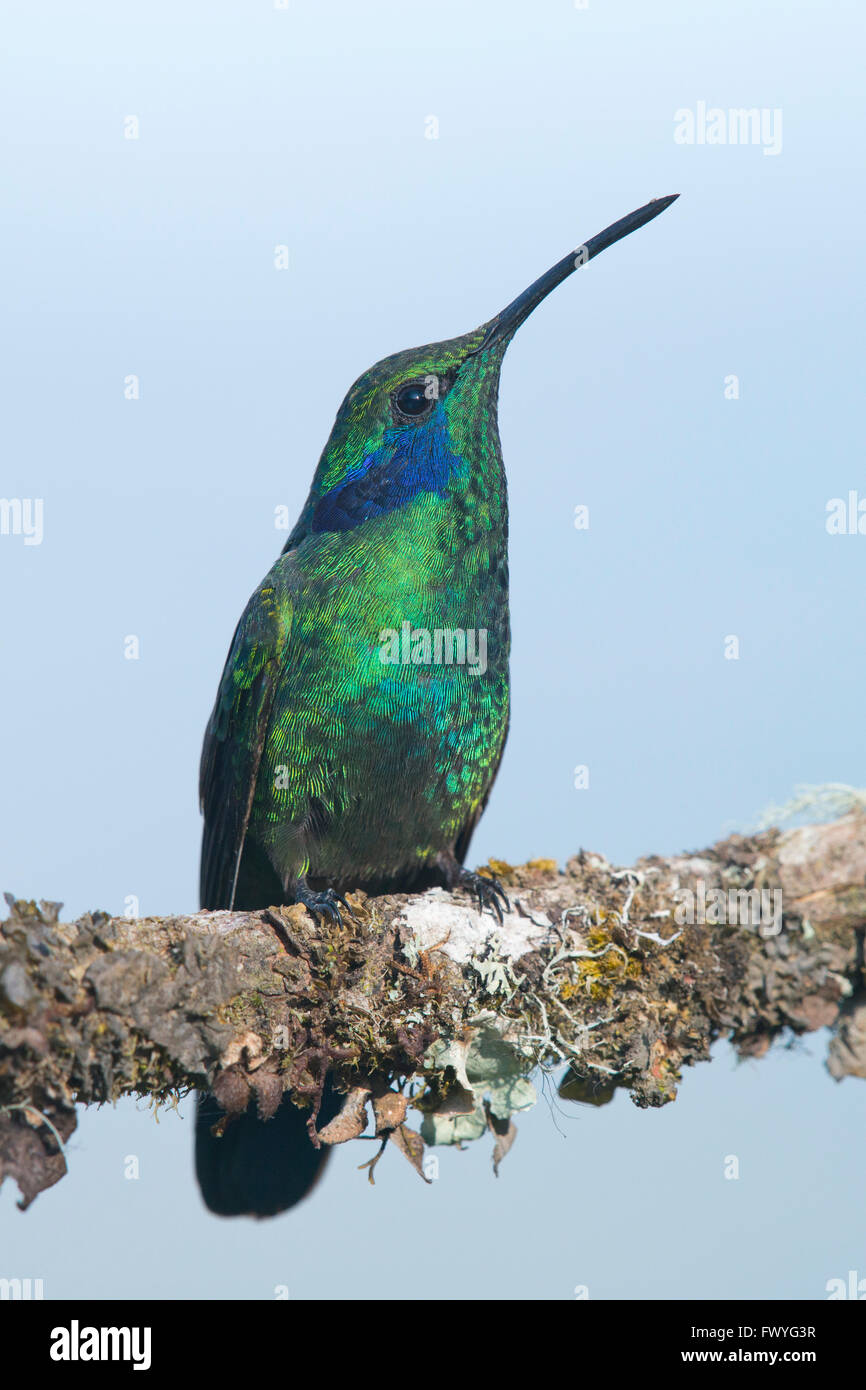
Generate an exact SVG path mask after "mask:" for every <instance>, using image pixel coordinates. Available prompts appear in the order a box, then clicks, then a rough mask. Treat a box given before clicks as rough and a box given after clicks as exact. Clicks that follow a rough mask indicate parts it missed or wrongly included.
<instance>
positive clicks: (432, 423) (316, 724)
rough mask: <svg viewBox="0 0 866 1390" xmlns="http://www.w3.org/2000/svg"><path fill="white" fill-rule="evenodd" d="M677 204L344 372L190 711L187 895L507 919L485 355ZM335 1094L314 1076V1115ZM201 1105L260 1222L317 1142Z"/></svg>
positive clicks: (233, 1207) (213, 1182)
mask: <svg viewBox="0 0 866 1390" xmlns="http://www.w3.org/2000/svg"><path fill="white" fill-rule="evenodd" d="M677 196H678V195H677V194H672V195H670V196H668V197H664V198H656V199H654V200H653V201H651V202H649V203H647V204H646V205H645V206H644V207H642V208H639V209H637V211H635V212H632V213H630V214H629V215H628V216H627V217H623V218H621V219H620V220H619V221H618V222H614V223H613V224H612V225H611V226H610V227H608V228H606V229H605V230H604V231H603V232H600V233H599V234H598V235H597V236H594V237H592V238H591V239H590V240H589V241H587V242H585V243H583V245H581V246H580V247H578V248H577V249H576V250H573V251H570V252H569V253H568V255H566V256H565V257H563V259H562V260H560V261H558V262H557V263H556V264H555V265H554V266H552V267H551V269H550V270H548V271H547V272H546V273H545V274H544V275H542V276H541V277H540V278H539V279H537V280H535V281H534V282H533V283H532V284H531V285H530V286H529V288H528V289H525V290H524V291H523V293H522V294H519V295H518V296H517V298H516V299H514V300H512V301H511V303H510V304H509V305H508V306H507V307H506V308H505V309H503V310H502V312H501V313H499V314H497V315H496V316H495V317H494V318H492V319H490V320H488V321H487V322H486V323H483V324H482V325H481V326H480V327H479V328H476V329H474V330H472V331H471V332H469V333H465V334H463V336H462V337H458V338H450V339H447V340H446V341H444V342H439V343H429V344H427V345H425V346H423V347H418V348H413V349H411V350H409V351H405V352H398V353H395V354H394V355H393V356H390V357H386V358H383V360H382V361H381V362H377V363H376V364H375V366H373V367H371V368H370V369H369V370H368V371H366V372H364V373H363V375H362V376H360V377H359V378H358V380H357V381H356V382H355V384H354V385H353V386H352V387H351V388H350V390H349V392H348V394H347V395H346V397H345V399H344V400H343V403H342V405H341V406H340V408H339V410H338V412H337V417H336V420H335V422H334V427H333V429H332V431H331V434H330V437H329V439H328V442H327V444H326V445H325V448H324V451H323V453H322V455H321V458H320V459H319V463H318V467H317V468H316V472H315V475H314V477H313V482H312V486H311V488H310V492H309V496H308V497H307V500H306V503H305V505H304V508H303V510H302V512H301V515H300V517H299V519H298V522H297V524H296V526H295V528H294V530H293V531H292V532H291V534H290V535H289V538H288V540H287V542H286V544H285V547H284V548H283V551H282V554H281V555H280V556H279V558H278V559H277V561H276V563H275V564H274V565H273V566H272V568H271V569H270V571H269V572H268V574H267V575H266V576H265V578H264V579H263V581H262V583H261V584H260V585H259V587H258V589H257V590H256V591H255V593H254V594H253V595H252V597H251V599H250V601H249V603H248V604H247V606H246V608H245V610H244V612H243V614H242V616H241V619H240V622H239V623H238V625H237V628H236V630H235V634H234V638H233V640H232V644H231V648H230V650H229V654H228V658H227V660H226V663H225V667H224V670H223V674H222V678H221V680H220V685H219V690H218V692H217V697H216V703H215V705H214V708H213V712H212V714H211V716H210V720H209V723H208V725H207V730H206V733H205V738H204V746H203V750H202V758H201V773H200V796H201V806H202V811H203V814H204V832H203V841H202V854H201V882H200V896H201V905H202V907H203V908H235V909H247V910H255V909H259V908H267V907H272V906H274V905H278V904H290V903H302V904H304V905H305V906H306V907H307V908H308V909H309V911H310V912H311V913H312V914H313V915H314V916H315V917H316V918H317V919H318V920H319V921H320V922H321V923H323V924H325V925H326V924H327V923H328V922H329V921H330V922H340V921H341V920H342V919H341V915H340V914H341V908H342V909H343V910H346V909H347V906H348V905H347V902H346V897H345V895H346V893H347V892H349V891H350V890H352V889H361V890H363V891H365V892H366V893H368V894H379V893H386V892H398V891H399V892H415V891H420V890H422V889H425V888H428V887H430V886H434V885H437V884H438V885H441V886H443V887H445V888H448V889H451V890H454V889H463V890H466V891H468V892H469V893H471V894H472V895H473V896H474V897H475V898H476V899H477V901H478V904H479V907H480V908H481V909H482V910H483V909H484V908H488V909H489V910H491V911H492V912H494V913H495V914H496V915H497V916H499V917H500V918H501V916H502V909H503V907H504V908H507V907H508V901H507V898H506V897H505V894H504V891H503V889H502V888H501V886H500V885H499V884H498V883H497V882H496V880H495V879H492V878H490V877H489V876H487V875H481V874H477V873H474V872H473V871H472V870H470V869H469V868H467V867H466V864H465V860H466V856H467V852H468V849H469V845H470V841H471V839H472V835H473V832H474V830H475V827H476V825H477V823H478V820H479V818H480V816H481V814H482V812H483V810H484V807H485V805H486V804H487V800H488V798H489V796H490V792H491V788H492V786H493V782H494V779H495V777H496V773H497V769H498V767H499V764H500V760H501V758H502V752H503V749H504V746H505V740H506V735H507V732H508V724H509V648H510V626H509V613H508V499H507V487H506V477H505V471H504V467H503V461H502V450H501V447H500V440H499V430H498V425H497V401H498V393H499V376H500V369H501V366H502V361H503V358H504V356H505V352H506V350H507V348H508V345H509V343H510V342H511V340H512V338H513V337H514V334H515V333H516V332H517V330H518V329H519V328H520V326H521V324H523V323H524V322H525V321H526V319H527V318H528V317H529V315H530V314H531V313H532V312H533V310H535V309H536V308H537V307H538V305H539V304H541V302H542V301H543V300H544V299H546V297H547V296H548V295H549V294H550V293H551V292H552V291H553V290H554V289H555V288H556V287H557V286H558V285H560V284H561V283H562V281H563V280H565V279H567V278H568V276H570V275H571V274H572V272H573V271H574V270H576V269H578V268H579V267H580V266H582V265H584V264H586V263H587V262H588V261H590V260H592V259H593V258H594V257H595V256H597V255H599V254H600V252H602V251H604V250H605V249H606V248H607V247H609V246H612V245H613V244H614V243H615V242H617V241H619V240H621V238H623V237H625V236H628V235H629V233H631V232H633V231H636V230H637V229H638V228H639V227H643V226H645V225H646V223H648V222H650V221H652V220H653V218H655V217H657V216H658V215H659V214H660V213H661V212H663V211H664V210H665V209H666V208H667V207H669V206H670V204H671V203H672V202H673V201H674V200H675V198H676V197H677ZM338 1104H339V1097H338V1096H337V1095H336V1093H335V1092H334V1091H333V1088H331V1087H329V1086H326V1088H325V1091H324V1093H323V1096H322V1101H321V1106H320V1110H319V1118H320V1119H323V1120H325V1121H326V1120H327V1119H328V1118H330V1117H331V1115H332V1114H334V1113H336V1109H337V1108H338ZM219 1114H220V1112H219V1108H218V1107H217V1106H216V1102H215V1101H214V1100H213V1098H212V1097H200V1099H199V1110H198V1116H197V1123H196V1171H197V1176H198V1179H199V1183H200V1186H201V1188H202V1193H203V1196H204V1199H205V1202H206V1204H207V1206H208V1207H209V1208H210V1209H211V1210H212V1211H214V1212H217V1213H219V1214H221V1215H241V1214H246V1215H253V1216H270V1215H274V1214H276V1213H277V1212H280V1211H284V1210H286V1209H288V1208H289V1207H290V1206H293V1205H295V1203H296V1202H298V1201H300V1200H301V1198H302V1197H304V1196H305V1195H306V1194H307V1193H308V1192H309V1191H310V1190H311V1188H312V1186H313V1185H314V1184H315V1182H316V1181H317V1180H318V1177H319V1176H320V1173H321V1170H322V1167H323V1164H324V1161H325V1158H326V1157H327V1153H328V1150H327V1149H316V1148H315V1147H314V1145H313V1143H312V1141H311V1139H310V1137H309V1133H308V1127H307V1120H306V1116H305V1115H304V1113H303V1112H302V1111H300V1110H299V1109H297V1108H296V1107H295V1106H294V1105H292V1104H291V1102H290V1101H289V1100H288V1098H286V1097H284V1099H283V1102H282V1104H281V1105H280V1107H279V1108H278V1110H277V1113H276V1115H275V1116H274V1117H273V1118H272V1119H270V1120H268V1121H261V1120H259V1119H258V1118H257V1116H256V1114H255V1112H254V1110H253V1109H250V1110H249V1111H247V1112H246V1113H245V1114H243V1115H241V1116H239V1117H236V1118H235V1119H233V1120H232V1121H230V1122H229V1123H228V1124H227V1125H225V1126H223V1125H221V1124H217V1125H216V1126H215V1125H214V1121H215V1120H217V1119H218V1117H219ZM223 1131H224V1132H223Z"/></svg>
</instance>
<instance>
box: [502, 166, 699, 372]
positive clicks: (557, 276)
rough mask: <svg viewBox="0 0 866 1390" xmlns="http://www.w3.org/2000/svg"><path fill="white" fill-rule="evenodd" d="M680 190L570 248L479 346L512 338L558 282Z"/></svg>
mask: <svg viewBox="0 0 866 1390" xmlns="http://www.w3.org/2000/svg"><path fill="white" fill-rule="evenodd" d="M679 196H680V195H679V193H670V194H669V195H668V196H667V197H666V198H653V200H652V202H651V203H646V204H645V206H644V207H642V208H638V209H637V210H636V211H635V212H630V213H629V214H628V216H627V217H621V218H620V219H619V221H618V222H614V223H613V224H612V225H611V226H610V227H606V228H605V230H604V231H603V232H599V233H598V236H594V237H591V238H590V240H589V241H586V242H584V244H583V245H582V246H578V247H577V248H576V249H575V250H574V251H569V253H568V255H567V256H563V258H562V260H561V261H557V263H556V265H553V266H551V267H550V270H547V271H545V273H544V274H543V275H540V276H539V278H538V279H537V280H535V281H534V282H533V284H531V285H530V286H529V289H527V290H524V291H523V293H522V294H519V295H518V296H517V298H516V299H513V300H512V301H511V303H510V304H509V305H508V307H507V308H506V309H503V310H502V313H501V314H497V315H496V318H495V319H491V320H490V322H489V324H488V325H487V335H486V337H485V339H484V341H483V343H482V344H481V347H480V348H478V349H477V351H479V352H483V351H484V349H485V348H487V347H490V345H491V343H493V342H496V341H498V340H501V339H503V338H506V339H507V338H510V337H511V336H512V334H514V333H516V331H517V329H518V328H519V327H520V325H521V324H522V323H523V322H524V320H526V319H528V318H529V315H530V314H531V313H532V311H533V309H535V308H537V307H538V305H539V304H540V303H541V301H542V299H546V298H547V296H548V295H549V294H550V292H551V290H555V289H556V287H557V285H561V284H562V282H563V280H566V279H568V276H569V275H571V273H572V272H573V271H575V270H577V269H578V267H579V266H582V265H585V264H586V262H587V261H591V260H592V258H593V256H597V255H598V254H599V252H600V251H606V250H607V248H608V246H613V244H614V242H615V241H621V240H622V238H623V237H624V236H628V235H629V233H630V232H636V231H637V229H638V227H645V226H646V224H647V222H652V220H653V218H654V217H658V215H659V213H660V212H664V210H665V208H669V207H670V205H671V203H674V202H676V200H677V198H678V197H679Z"/></svg>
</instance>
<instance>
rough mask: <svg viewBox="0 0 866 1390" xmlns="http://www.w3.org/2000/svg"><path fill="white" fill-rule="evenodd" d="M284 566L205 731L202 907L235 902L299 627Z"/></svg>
mask: <svg viewBox="0 0 866 1390" xmlns="http://www.w3.org/2000/svg"><path fill="white" fill-rule="evenodd" d="M279 564H280V562H278V565H279ZM284 564H285V561H283V565H284ZM276 568H277V567H275V570H273V571H271V574H270V575H269V576H268V578H267V579H266V580H265V582H264V584H263V585H262V587H261V588H260V589H259V590H257V592H256V593H255V594H253V597H252V598H251V599H250V601H249V603H248V604H247V607H246V610H245V611H244V614H243V617H242V618H241V620H240V622H239V623H238V626H237V629H236V631H235V635H234V638H233V640H232V645H231V648H230V650H229V654H228V657H227V659H226V664H225V666H224V668H223V673H222V678H221V680H220V686H219V691H218V692H217V698H216V704H215V705H214V708H213V713H212V714H211V717H210V719H209V721H208V726H207V729H206V731H205V736H204V746H203V748H202V755H201V770H200V774H199V795H200V797H201V808H202V811H203V813H204V834H203V837H202V849H201V875H200V890H199V891H200V898H201V906H202V907H209V908H230V907H232V906H233V905H234V898H235V886H236V883H237V876H238V869H239V868H240V862H241V855H242V853H243V848H244V839H245V837H246V833H247V826H248V825H249V820H250V811H251V810H252V805H253V798H254V796H255V790H256V780H257V778H258V773H259V764H260V763H261V759H262V750H263V748H264V746H265V739H266V738H267V732H268V725H269V722H270V717H271V709H272V707H273V702H274V695H275V693H276V690H277V686H278V684H279V680H280V676H281V673H282V670H283V662H284V658H285V653H286V648H287V644H288V640H289V636H290V632H291V625H292V604H291V598H290V597H289V595H288V594H287V593H286V591H285V588H284V587H283V586H279V587H275V586H277V585H278V577H277V574H276Z"/></svg>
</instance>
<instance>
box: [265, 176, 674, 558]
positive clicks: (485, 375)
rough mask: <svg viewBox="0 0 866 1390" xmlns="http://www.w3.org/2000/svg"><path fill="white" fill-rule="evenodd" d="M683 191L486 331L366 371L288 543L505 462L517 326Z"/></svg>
mask: <svg viewBox="0 0 866 1390" xmlns="http://www.w3.org/2000/svg"><path fill="white" fill-rule="evenodd" d="M676 196H677V195H676V194H674V195H673V196H672V197H668V198H658V199H655V200H654V201H653V202H651V203H648V204H647V205H646V206H645V207H643V208H640V209H638V211H637V212H633V213H631V214H630V215H629V216H628V217H624V218H622V219H621V220H620V221H619V222H616V223H614V224H613V226H611V227H608V228H607V229H606V231H604V232H601V233H600V234H599V235H598V236H596V237H593V238H592V239H591V240H590V241H588V242H586V243H585V244H584V245H583V246H581V247H579V248H578V249H577V250H576V251H571V252H569V254H568V255H567V256H565V257H563V259H562V260H561V261H558V262H557V263H556V265H554V266H552V267H551V269H550V270H548V271H547V272H546V274H544V275H542V276H541V277H540V278H539V279H538V280H536V281H534V282H533V284H531V285H530V286H529V288H528V289H526V290H524V291H523V293H522V294H520V295H518V297H517V298H516V299H514V300H512V302H511V303H510V304H509V305H508V306H507V308H505V309H503V310H502V312H501V313H499V314H497V315H496V317H495V318H493V319H490V320H489V322H487V323H485V324H482V325H481V327H480V328H476V329H474V330H473V331H472V332H471V333H465V334H463V336H462V337H460V338H450V339H448V340H446V341H445V342H441V343H429V344H427V345H425V346H424V347H419V348H412V349H410V350H409V351H407V352H397V353H394V354H393V356H391V357H385V358H383V359H382V361H381V362H377V363H376V365H375V366H373V367H370V368H369V370H368V371H366V372H364V373H363V375H362V376H360V377H359V378H358V380H357V381H356V382H355V384H354V385H353V386H352V387H351V389H350V390H349V392H348V394H347V395H346V397H345V399H344V401H343V403H342V405H341V406H340V409H339V411H338V412H337V418H336V420H335V422H334V427H333V429H332V431H331V435H330V438H329V440H328V443H327V444H326V446H325V449H324V451H323V453H322V457H321V459H320V460H319V466H318V468H317V470H316V475H315V478H314V479H313V486H312V488H311V491H310V495H309V497H308V499H307V502H306V505H305V507H304V510H303V513H302V515H301V518H300V520H299V521H298V524H297V526H296V527H295V529H294V531H293V532H292V535H291V536H290V537H289V540H288V542H287V545H286V549H287V550H288V549H291V548H293V547H294V546H295V545H297V544H298V543H299V541H300V540H301V539H302V538H303V537H304V536H306V535H310V534H315V533H318V532H328V531H330V532H333V531H348V530H353V529H354V528H355V527H357V526H361V525H364V524H366V523H367V522H373V521H375V520H376V519H377V518H378V517H381V516H384V515H386V514H388V513H391V512H393V511H395V510H397V509H398V508H400V507H404V506H407V505H408V504H409V503H411V502H413V501H414V500H415V499H417V498H418V497H419V495H421V494H427V495H428V496H429V495H430V494H438V495H439V496H443V497H444V496H445V495H447V493H448V492H449V491H451V490H454V489H459V488H460V487H461V486H464V485H465V483H466V481H467V480H468V479H470V478H471V477H472V476H473V475H475V474H477V472H478V470H479V469H481V468H484V467H485V466H488V465H490V463H491V462H492V461H495V466H499V451H498V432H497V423H496V405H497V396H498V390H499V372H500V368H501V366H502V359H503V358H504V356H505V352H506V349H507V347H508V344H509V343H510V342H511V339H512V338H513V336H514V334H515V333H516V332H517V329H518V328H519V327H520V325H521V324H522V323H524V322H525V320H526V319H527V318H528V317H529V315H530V314H531V313H532V311H533V309H535V308H536V307H537V306H538V305H539V304H540V303H541V302H542V300H543V299H545V298H546V297H547V295H548V294H550V292H551V291H552V290H553V289H555V288H556V286H557V285H559V284H561V283H562V281H563V280H564V279H566V278H567V277H568V276H569V275H571V273H572V271H574V270H576V269H577V268H578V267H579V266H581V265H583V264H585V262H586V261H588V260H591V259H592V257H593V256H596V255H598V254H599V252H600V251H603V250H604V249H605V248H606V247H608V246H611V245H613V243H614V242H615V241H619V240H620V238H621V237H624V236H627V235H628V233H629V232H632V231H635V230H636V229H637V228H638V227H642V226H643V225H644V224H645V223H646V222H649V221H651V220H652V218H654V217H657V216H658V214H659V213H660V212H662V211H663V210H664V209H665V208H666V207H668V206H669V205H670V204H671V203H672V202H673V201H674V198H675V197H676Z"/></svg>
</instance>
